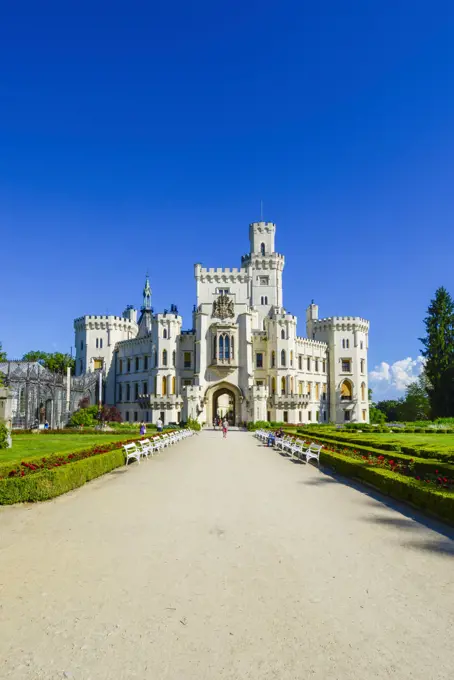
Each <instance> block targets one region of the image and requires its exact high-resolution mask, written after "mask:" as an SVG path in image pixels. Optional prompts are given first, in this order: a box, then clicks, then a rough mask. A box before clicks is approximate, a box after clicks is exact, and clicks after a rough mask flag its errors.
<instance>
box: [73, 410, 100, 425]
mask: <svg viewBox="0 0 454 680" xmlns="http://www.w3.org/2000/svg"><path fill="white" fill-rule="evenodd" d="M98 410H99V409H98V407H97V406H88V407H87V408H80V409H78V410H77V411H75V412H74V413H73V414H72V416H71V418H70V419H69V422H68V425H69V427H76V426H79V427H80V426H82V427H93V426H94V425H95V424H96V423H97V419H96V416H97V415H98Z"/></svg>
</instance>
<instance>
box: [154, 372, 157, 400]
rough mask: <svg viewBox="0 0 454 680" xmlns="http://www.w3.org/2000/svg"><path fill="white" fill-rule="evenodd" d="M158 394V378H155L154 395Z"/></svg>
mask: <svg viewBox="0 0 454 680" xmlns="http://www.w3.org/2000/svg"><path fill="white" fill-rule="evenodd" d="M157 393H158V378H157V376H155V377H154V394H155V395H156V394H157Z"/></svg>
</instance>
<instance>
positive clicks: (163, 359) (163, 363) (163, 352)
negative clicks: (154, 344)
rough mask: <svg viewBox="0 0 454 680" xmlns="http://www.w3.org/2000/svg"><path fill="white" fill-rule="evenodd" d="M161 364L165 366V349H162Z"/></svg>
mask: <svg viewBox="0 0 454 680" xmlns="http://www.w3.org/2000/svg"><path fill="white" fill-rule="evenodd" d="M162 365H163V366H167V350H166V349H163V350H162Z"/></svg>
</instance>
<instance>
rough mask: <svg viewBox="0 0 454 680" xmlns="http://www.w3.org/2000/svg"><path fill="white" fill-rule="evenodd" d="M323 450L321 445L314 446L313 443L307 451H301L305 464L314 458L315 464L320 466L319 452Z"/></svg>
mask: <svg viewBox="0 0 454 680" xmlns="http://www.w3.org/2000/svg"><path fill="white" fill-rule="evenodd" d="M322 449H323V444H320V445H318V444H314V442H312V443H311V445H310V446H309V448H308V449H306V451H303V454H304V455H305V456H306V462H307V463H308V462H309V461H310V460H311V458H314V459H315V460H316V461H317V463H318V464H319V465H320V451H321V450H322Z"/></svg>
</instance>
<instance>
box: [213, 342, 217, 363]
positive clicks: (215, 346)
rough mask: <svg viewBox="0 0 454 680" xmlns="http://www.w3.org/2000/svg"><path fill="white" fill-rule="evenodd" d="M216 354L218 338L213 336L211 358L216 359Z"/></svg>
mask: <svg viewBox="0 0 454 680" xmlns="http://www.w3.org/2000/svg"><path fill="white" fill-rule="evenodd" d="M217 355H218V339H217V338H216V337H214V338H213V359H216V357H217Z"/></svg>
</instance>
